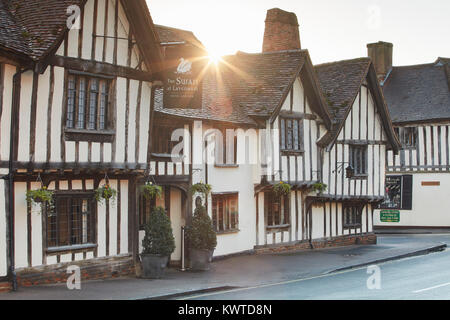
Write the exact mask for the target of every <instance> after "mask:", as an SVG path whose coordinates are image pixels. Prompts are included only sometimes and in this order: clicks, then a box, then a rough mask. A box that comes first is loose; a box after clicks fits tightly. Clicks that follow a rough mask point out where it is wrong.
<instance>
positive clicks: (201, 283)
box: [0, 234, 450, 300]
mask: <svg viewBox="0 0 450 320" xmlns="http://www.w3.org/2000/svg"><path fill="white" fill-rule="evenodd" d="M446 244H450V234H442V235H441V234H431V235H430V234H421V235H411V234H407V235H379V236H378V244H377V245H355V246H349V247H341V248H328V249H316V250H307V251H292V252H286V253H278V254H266V255H247V256H238V257H233V258H229V259H224V260H220V261H217V262H214V263H213V264H212V268H211V270H210V271H208V272H198V273H196V272H189V271H185V272H181V271H178V270H175V269H169V270H168V271H167V273H166V276H165V277H164V279H159V280H145V279H136V278H121V279H114V280H102V281H87V282H83V283H82V284H81V290H72V291H71V290H68V289H67V287H66V285H65V284H62V285H61V284H59V285H47V286H36V287H31V288H19V290H18V291H17V292H13V293H4V294H0V300H136V299H174V298H182V297H189V296H193V295H197V294H207V293H212V292H216V291H227V290H232V289H236V288H239V289H241V290H242V289H243V288H253V287H258V286H268V285H269V286H270V285H277V284H278V283H280V282H286V281H299V279H308V278H311V277H317V276H324V275H330V273H331V274H332V273H333V272H336V271H341V272H342V270H348V269H352V268H357V267H360V266H364V265H371V264H374V263H381V262H385V261H390V260H395V259H401V258H406V257H410V256H416V255H424V254H428V253H430V252H436V251H441V250H443V249H445V246H446Z"/></svg>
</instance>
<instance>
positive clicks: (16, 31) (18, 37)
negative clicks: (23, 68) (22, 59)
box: [0, 0, 31, 55]
mask: <svg viewBox="0 0 450 320" xmlns="http://www.w3.org/2000/svg"><path fill="white" fill-rule="evenodd" d="M7 4H8V3H7V2H6V1H5V0H0V46H1V47H4V48H7V49H9V50H12V51H15V52H23V53H25V54H26V55H28V54H30V52H31V51H30V49H29V47H28V45H27V43H26V41H25V39H24V38H23V37H22V34H23V33H25V32H26V30H25V28H23V27H22V26H21V25H19V24H18V23H17V22H16V20H15V18H14V17H13V16H12V14H11V13H10V11H9V10H8V6H7Z"/></svg>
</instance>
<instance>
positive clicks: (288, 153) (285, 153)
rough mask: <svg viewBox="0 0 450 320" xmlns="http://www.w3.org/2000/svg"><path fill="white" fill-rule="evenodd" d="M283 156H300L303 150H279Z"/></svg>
mask: <svg viewBox="0 0 450 320" xmlns="http://www.w3.org/2000/svg"><path fill="white" fill-rule="evenodd" d="M280 152H281V155H283V156H302V155H303V154H304V153H305V151H295V150H280Z"/></svg>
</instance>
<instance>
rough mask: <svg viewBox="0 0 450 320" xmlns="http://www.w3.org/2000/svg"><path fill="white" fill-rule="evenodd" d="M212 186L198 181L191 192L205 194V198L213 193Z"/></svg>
mask: <svg viewBox="0 0 450 320" xmlns="http://www.w3.org/2000/svg"><path fill="white" fill-rule="evenodd" d="M211 190H212V187H211V185H210V184H206V183H202V182H200V183H196V184H194V185H193V186H192V187H191V192H192V193H193V194H196V193H201V194H203V195H204V196H205V198H207V197H208V195H209V194H210V193H211Z"/></svg>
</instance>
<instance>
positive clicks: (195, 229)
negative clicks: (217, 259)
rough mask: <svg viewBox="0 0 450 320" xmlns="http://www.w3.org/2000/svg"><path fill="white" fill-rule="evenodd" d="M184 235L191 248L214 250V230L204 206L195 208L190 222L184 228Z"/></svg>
mask: <svg viewBox="0 0 450 320" xmlns="http://www.w3.org/2000/svg"><path fill="white" fill-rule="evenodd" d="M186 236H187V239H188V241H189V244H190V247H191V248H193V249H199V250H214V249H215V248H216V246H217V236H216V232H215V231H214V229H213V225H212V221H211V218H210V217H209V216H208V213H207V212H206V208H205V207H204V206H199V207H198V208H197V209H195V212H194V217H193V218H192V223H191V225H190V226H188V227H187V229H186Z"/></svg>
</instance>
